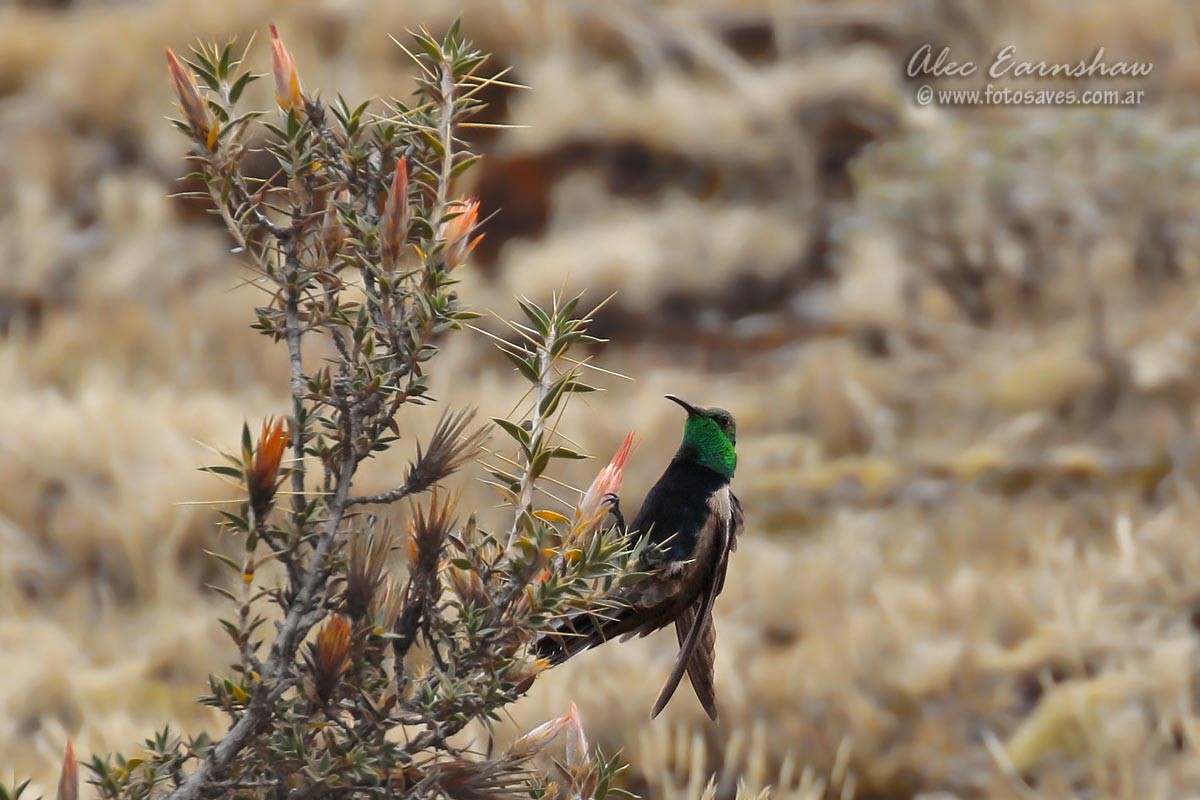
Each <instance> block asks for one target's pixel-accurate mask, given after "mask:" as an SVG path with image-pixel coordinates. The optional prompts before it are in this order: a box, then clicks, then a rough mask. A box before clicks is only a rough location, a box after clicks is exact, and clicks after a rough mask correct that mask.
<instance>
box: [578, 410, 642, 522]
mask: <svg viewBox="0 0 1200 800" xmlns="http://www.w3.org/2000/svg"><path fill="white" fill-rule="evenodd" d="M633 445H634V435H633V434H632V433H630V434H629V435H627V436H626V437H625V441H624V442H622V443H621V447H620V448H619V449H618V450H617V453H616V455H614V456H613V457H612V461H610V462H608V464H606V465H605V466H604V468H603V469H601V470H600V473H599V474H598V475H596V478H595V480H593V481H592V485H591V486H589V487H588V490H587V491H586V492H584V495H583V499H582V500H580V501H579V506H578V507H577V508H576V509H575V518H574V519H573V520H572V521H571V534H570V536H569V537H568V538H567V541H568V543H572V542H577V541H579V540H581V539H586V538H587V537H588V536H590V535H592V534H593V533H595V532H596V530H597V529H598V528H599V527H600V523H601V522H603V521H604V517H605V515H606V514H607V513H608V505H607V504H606V503H605V497H606V496H607V495H610V494H617V493H618V492H620V491H621V483H622V482H623V481H624V480H625V464H626V463H627V462H628V461H629V454H630V453H632V452H633Z"/></svg>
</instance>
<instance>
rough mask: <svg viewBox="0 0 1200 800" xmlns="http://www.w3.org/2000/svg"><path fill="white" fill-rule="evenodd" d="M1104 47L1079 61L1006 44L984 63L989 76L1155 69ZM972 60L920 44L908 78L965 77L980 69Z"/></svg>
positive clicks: (1134, 74) (1137, 74)
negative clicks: (1035, 55) (1022, 54)
mask: <svg viewBox="0 0 1200 800" xmlns="http://www.w3.org/2000/svg"><path fill="white" fill-rule="evenodd" d="M1104 55H1105V53H1104V48H1103V47H1098V48H1096V52H1095V53H1093V54H1092V57H1091V58H1090V59H1081V60H1079V61H1062V62H1048V61H1030V60H1023V59H1021V58H1018V56H1017V47H1016V45H1012V44H1010V45H1006V46H1005V47H1003V48H1001V50H1000V51H999V52H998V53H996V55H995V56H994V57H993V58H992V60H991V61H990V62H989V63H988V64H987V65H986V66H987V70H986V71H987V75H988V77H990V78H1005V77H1011V78H1096V77H1099V78H1144V77H1146V76H1147V75H1149V74H1150V73H1151V72H1152V71H1153V70H1154V64H1152V63H1150V62H1146V61H1111V62H1109V61H1105V59H1104ZM979 67H980V65H979V63H977V62H975V61H969V60H963V61H958V60H955V59H954V58H953V57H952V55H951V53H950V48H949V47H943V48H942V49H941V50H939V51H937V52H936V53H935V52H934V49H933V45H930V44H923V45H921V46H920V47H918V48H917V49H916V51H915V52H914V53H913V54H912V56H911V57H910V58H909V59H908V67H907V69H906V71H905V72H906V74H907V75H908V77H910V78H968V77H970V76H972V75H975V74H976V73H977V72H978V71H979Z"/></svg>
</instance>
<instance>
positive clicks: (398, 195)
mask: <svg viewBox="0 0 1200 800" xmlns="http://www.w3.org/2000/svg"><path fill="white" fill-rule="evenodd" d="M407 237H408V157H407V156H402V157H401V158H400V160H399V161H397V162H396V175H395V177H394V178H393V179H392V188H391V190H390V191H389V192H388V196H387V203H386V205H385V206H384V209H383V266H384V267H385V268H387V269H391V268H392V267H393V266H394V265H395V263H396V261H397V260H398V259H399V258H400V251H402V250H403V249H404V241H405V239H406V238H407Z"/></svg>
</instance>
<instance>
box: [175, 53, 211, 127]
mask: <svg viewBox="0 0 1200 800" xmlns="http://www.w3.org/2000/svg"><path fill="white" fill-rule="evenodd" d="M167 73H168V74H169V75H170V77H171V88H172V89H173V90H174V91H175V98H176V99H177V100H178V101H179V108H180V109H181V110H182V111H183V116H184V117H186V118H187V121H188V124H189V125H191V126H192V133H194V134H195V135H196V138H197V139H199V140H200V141H202V142H204V143H205V145H206V146H207V147H208V149H209V150H212V149H213V145H215V144H216V133H217V127H216V126H215V125H214V124H213V117H212V114H211V113H210V112H209V110H208V106H207V105H206V104H205V102H204V98H203V97H201V96H200V88H199V87H198V86H197V85H196V79H195V77H193V76H192V73H191V70H189V69H187V68H186V67H184V66H183V63H182V62H180V60H179V59H178V58H177V57H176V56H175V53H174V52H172V51H171V49H170V48H168V49H167Z"/></svg>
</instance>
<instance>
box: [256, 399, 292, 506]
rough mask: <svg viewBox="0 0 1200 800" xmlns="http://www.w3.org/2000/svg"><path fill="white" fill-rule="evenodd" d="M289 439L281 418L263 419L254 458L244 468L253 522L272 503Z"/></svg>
mask: <svg viewBox="0 0 1200 800" xmlns="http://www.w3.org/2000/svg"><path fill="white" fill-rule="evenodd" d="M289 441H291V434H290V433H289V431H288V427H287V423H286V422H285V421H284V420H282V419H279V420H276V419H273V418H268V419H267V420H266V421H264V422H263V427H262V432H261V433H260V434H259V436H258V449H257V450H255V451H254V458H253V460H251V461H250V463H249V465H248V468H247V470H246V488H247V490H248V491H249V493H250V508H251V510H252V511H253V512H254V519H255V521H257V522H261V521H262V520H264V519H266V517H267V515H268V514H270V513H271V507H272V506H274V505H275V492H276V490H278V489H279V484H280V482H281V480H282V479H281V478H280V475H279V465H280V462H282V461H283V453H284V451H285V450H286V449H287V446H288V442H289Z"/></svg>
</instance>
